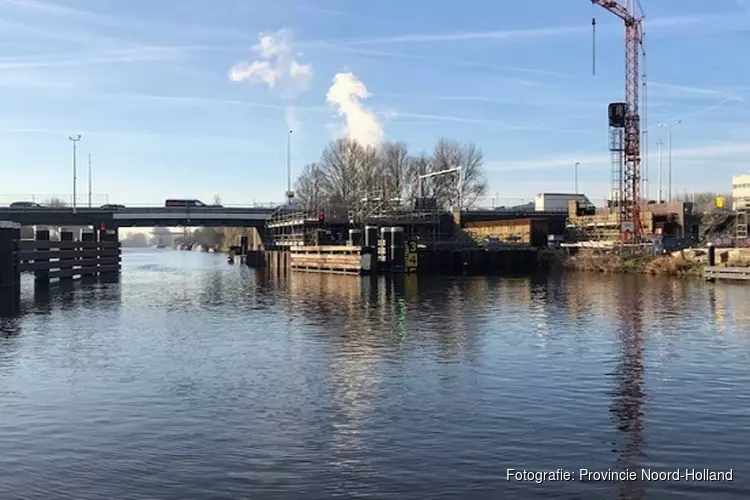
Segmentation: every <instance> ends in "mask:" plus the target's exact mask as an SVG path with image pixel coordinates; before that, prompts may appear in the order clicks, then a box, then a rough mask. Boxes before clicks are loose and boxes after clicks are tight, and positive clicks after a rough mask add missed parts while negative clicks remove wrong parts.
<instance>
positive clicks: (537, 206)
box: [534, 193, 593, 212]
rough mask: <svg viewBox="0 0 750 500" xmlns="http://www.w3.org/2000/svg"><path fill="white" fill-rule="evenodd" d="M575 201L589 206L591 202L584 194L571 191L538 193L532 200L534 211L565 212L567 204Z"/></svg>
mask: <svg viewBox="0 0 750 500" xmlns="http://www.w3.org/2000/svg"><path fill="white" fill-rule="evenodd" d="M571 201H577V202H578V203H579V204H580V205H581V206H584V207H591V206H593V204H592V203H591V201H589V199H588V198H587V197H586V195H585V194H571V193H539V194H538V195H536V199H535V200H534V211H536V212H567V211H568V204H569V203H570V202H571Z"/></svg>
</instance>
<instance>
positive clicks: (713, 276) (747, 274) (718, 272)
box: [704, 266, 750, 281]
mask: <svg viewBox="0 0 750 500" xmlns="http://www.w3.org/2000/svg"><path fill="white" fill-rule="evenodd" d="M704 276H705V278H706V281H714V280H732V281H750V267H721V266H709V267H706V270H705V274H704Z"/></svg>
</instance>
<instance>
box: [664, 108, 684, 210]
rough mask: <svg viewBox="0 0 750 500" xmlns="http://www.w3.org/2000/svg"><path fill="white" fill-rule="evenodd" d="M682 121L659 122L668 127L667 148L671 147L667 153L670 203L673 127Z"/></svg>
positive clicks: (670, 198)
mask: <svg viewBox="0 0 750 500" xmlns="http://www.w3.org/2000/svg"><path fill="white" fill-rule="evenodd" d="M680 123H682V120H677V121H676V122H670V123H660V124H659V126H660V127H666V129H667V149H669V152H668V153H667V155H668V157H669V159H668V160H667V163H668V166H667V170H668V174H667V201H668V202H670V203H671V202H672V127H673V126H674V125H679V124H680Z"/></svg>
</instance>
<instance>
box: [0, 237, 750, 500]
mask: <svg viewBox="0 0 750 500" xmlns="http://www.w3.org/2000/svg"><path fill="white" fill-rule="evenodd" d="M24 293H25V297H24V301H25V304H26V308H27V311H26V314H25V315H24V316H22V317H21V318H20V319H18V320H15V321H5V322H3V323H1V324H2V336H0V408H1V411H0V498H2V499H36V498H40V499H42V498H43V499H45V500H47V499H97V500H99V499H103V498H113V499H114V498H127V499H136V500H138V499H159V500H172V499H174V500H183V499H232V500H236V499H242V498H248V499H249V498H253V499H255V498H262V499H298V498H299V499H306V500H307V499H325V498H373V499H385V500H388V499H398V500H403V499H411V498H414V499H443V498H445V499H448V498H451V499H452V498H456V499H465V498H471V499H484V498H487V499H497V498H586V499H587V498H592V499H594V498H617V497H620V498H628V499H639V498H665V497H669V496H670V495H673V496H675V497H678V496H679V497H681V498H715V499H721V498H745V497H746V496H747V495H749V494H750V478H748V474H750V468H749V467H748V460H749V459H747V458H746V456H747V450H748V449H750V435H749V434H748V432H747V430H748V429H749V428H750V367H749V366H750V365H748V355H749V354H750V308H748V306H747V304H748V302H749V300H748V299H750V287H743V286H739V285H731V284H716V285H708V284H705V283H702V282H689V281H673V280H662V279H657V278H648V277H640V276H638V277H636V276H625V277H609V276H600V275H573V276H571V275H568V276H566V277H562V278H550V279H546V278H538V279H537V278H535V279H530V278H516V279H507V278H506V279H503V278H430V279H427V278H419V279H417V278H414V277H409V278H406V279H404V280H402V281H400V282H397V283H392V282H391V283H388V282H386V281H385V280H381V281H379V282H377V283H374V284H371V283H370V282H369V280H360V279H359V278H355V277H347V276H321V275H314V274H293V275H291V276H290V277H289V278H287V279H271V278H268V277H267V276H265V275H264V274H263V273H256V272H253V271H252V270H251V269H249V268H246V267H244V266H230V265H228V264H227V263H226V259H225V258H224V257H222V256H221V255H213V254H204V253H191V252H172V251H130V250H126V251H125V253H124V257H123V271H122V280H121V282H120V283H119V284H108V285H107V284H105V285H90V286H80V285H77V286H76V287H75V288H74V290H73V291H71V292H68V293H61V292H53V293H52V294H51V295H50V296H49V297H47V298H46V300H45V298H44V297H37V298H36V300H35V299H34V297H33V290H32V287H31V286H27V287H26V288H25V291H24ZM628 467H629V468H630V470H638V471H640V468H649V467H650V468H654V469H659V470H677V469H685V468H689V469H692V468H695V469H704V468H711V469H712V470H724V469H730V468H731V469H733V481H731V482H728V481H723V482H708V481H703V482H697V481H692V482H691V481H680V482H674V481H672V482H647V483H646V482H638V481H620V482H617V481H610V482H606V481H605V482H601V481H600V482H582V481H580V480H578V478H577V476H578V469H580V468H586V469H589V470H592V471H593V470H595V471H606V470H607V469H610V468H611V469H613V470H619V469H624V468H628ZM509 468H512V469H516V470H523V469H527V470H533V471H550V470H555V469H558V468H562V469H565V470H567V471H571V472H573V473H574V477H576V478H577V480H575V481H567V482H549V481H545V482H542V483H540V484H536V483H533V482H519V481H508V480H506V470H507V469H509Z"/></svg>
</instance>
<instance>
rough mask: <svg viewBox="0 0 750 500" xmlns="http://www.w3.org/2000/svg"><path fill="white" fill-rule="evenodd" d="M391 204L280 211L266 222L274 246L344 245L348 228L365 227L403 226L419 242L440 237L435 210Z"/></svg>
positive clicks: (439, 220) (375, 202) (438, 215)
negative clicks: (407, 207) (323, 243)
mask: <svg viewBox="0 0 750 500" xmlns="http://www.w3.org/2000/svg"><path fill="white" fill-rule="evenodd" d="M393 204H394V202H393V201H386V202H381V201H378V200H368V203H360V204H357V205H356V206H354V207H353V208H351V209H350V208H349V207H347V206H330V207H327V208H324V209H320V210H299V211H279V212H277V213H275V214H274V215H272V216H271V218H270V219H269V220H268V222H267V223H266V229H267V237H268V239H269V241H270V242H271V244H272V246H273V247H276V248H289V247H293V246H304V245H318V244H322V241H323V240H327V241H326V243H333V244H335V243H344V242H345V241H346V240H347V238H348V236H349V235H348V230H349V229H363V228H364V227H365V226H376V227H394V226H397V227H403V228H404V235H405V236H406V237H407V238H410V239H414V240H418V241H421V242H428V241H433V242H434V241H436V240H439V239H440V238H441V232H440V227H441V225H442V224H441V216H442V215H443V214H444V212H442V211H439V210H437V209H429V210H409V209H406V208H400V207H394V206H393Z"/></svg>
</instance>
